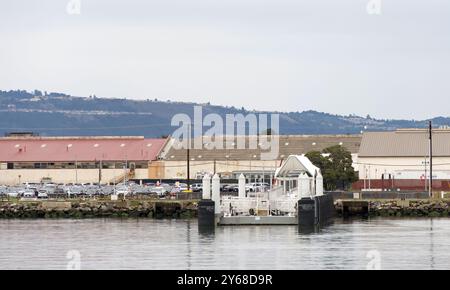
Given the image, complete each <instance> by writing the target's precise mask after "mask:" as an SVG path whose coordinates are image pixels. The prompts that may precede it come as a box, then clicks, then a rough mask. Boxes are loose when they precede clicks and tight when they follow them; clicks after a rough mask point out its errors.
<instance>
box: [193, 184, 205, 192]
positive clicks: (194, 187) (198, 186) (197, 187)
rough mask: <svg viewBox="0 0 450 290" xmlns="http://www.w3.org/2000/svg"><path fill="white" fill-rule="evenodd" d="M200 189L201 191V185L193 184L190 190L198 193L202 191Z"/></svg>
mask: <svg viewBox="0 0 450 290" xmlns="http://www.w3.org/2000/svg"><path fill="white" fill-rule="evenodd" d="M202 189H203V184H201V183H194V184H192V185H191V190H192V191H193V192H199V191H202Z"/></svg>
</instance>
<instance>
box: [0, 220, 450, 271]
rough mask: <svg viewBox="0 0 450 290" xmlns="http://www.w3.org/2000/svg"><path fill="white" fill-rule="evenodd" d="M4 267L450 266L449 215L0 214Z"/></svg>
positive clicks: (1, 263)
mask: <svg viewBox="0 0 450 290" xmlns="http://www.w3.org/2000/svg"><path fill="white" fill-rule="evenodd" d="M0 233H1V234H0V269H16V268H18V269H65V268H66V265H67V263H68V260H67V258H66V254H67V252H68V251H71V250H77V251H79V252H80V254H81V263H82V269H365V268H366V265H367V263H369V262H370V259H368V258H367V253H368V252H369V251H378V252H379V253H380V260H381V265H382V268H383V269H447V268H450V265H449V263H450V262H449V261H450V245H449V244H448V243H447V239H448V234H449V233H450V219H444V218H439V219H426V218H424V219H395V218H393V219H379V218H377V219H365V220H362V219H357V220H339V219H338V220H335V222H334V224H331V225H327V226H326V227H315V228H313V229H307V230H306V231H303V230H300V231H299V229H298V227H297V226H224V227H217V228H215V229H208V230H201V229H198V225H197V221H196V220H150V219H137V220H136V219H123V220H121V219H105V220H101V219H93V220H0Z"/></svg>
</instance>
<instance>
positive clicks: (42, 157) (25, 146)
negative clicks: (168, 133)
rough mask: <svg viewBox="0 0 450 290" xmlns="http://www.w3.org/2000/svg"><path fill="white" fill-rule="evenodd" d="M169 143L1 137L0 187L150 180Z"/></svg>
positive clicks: (144, 139)
mask: <svg viewBox="0 0 450 290" xmlns="http://www.w3.org/2000/svg"><path fill="white" fill-rule="evenodd" d="M166 142H167V139H146V138H144V137H36V136H23V137H18V136H12V137H4V138H0V184H6V185H13V184H19V183H23V182H42V181H43V180H46V181H51V182H55V183H94V182H95V183H97V182H99V183H113V182H121V181H123V180H124V179H127V178H135V179H146V178H148V177H149V163H150V162H152V161H154V160H156V159H157V158H158V155H159V154H160V152H161V150H162V149H163V147H164V146H165V144H166Z"/></svg>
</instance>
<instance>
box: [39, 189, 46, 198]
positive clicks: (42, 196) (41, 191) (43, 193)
mask: <svg viewBox="0 0 450 290" xmlns="http://www.w3.org/2000/svg"><path fill="white" fill-rule="evenodd" d="M37 197H38V198H40V199H46V198H48V193H47V191H46V190H39V191H38V195H37Z"/></svg>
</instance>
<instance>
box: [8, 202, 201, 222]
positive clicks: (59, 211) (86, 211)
mask: <svg viewBox="0 0 450 290" xmlns="http://www.w3.org/2000/svg"><path fill="white" fill-rule="evenodd" d="M196 216H197V202H196V201H192V200H189V201H181V200H176V201H175V200H174V201H171V200H170V201H169V200H168V201H158V200H155V201H151V200H146V201H140V200H126V201H93V200H88V201H15V202H11V201H10V202H8V201H6V202H5V201H3V202H0V218H106V217H111V218H127V217H147V218H192V217H196Z"/></svg>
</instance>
